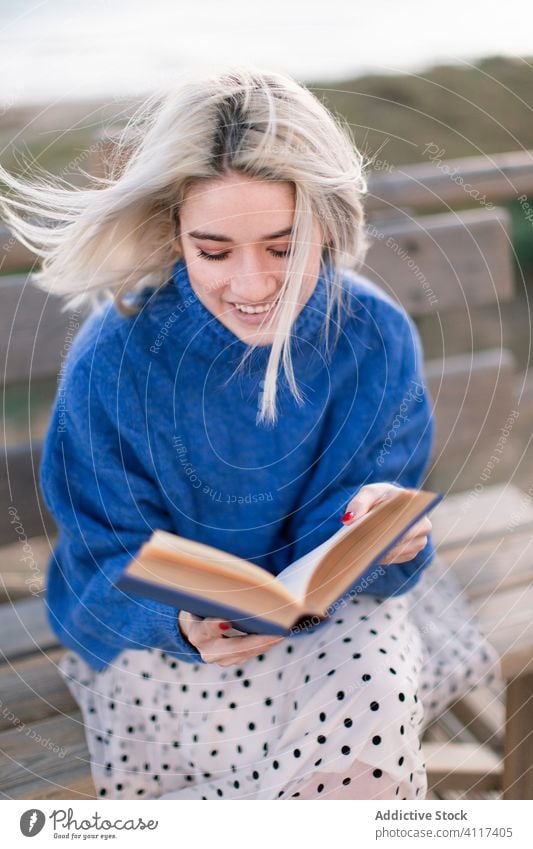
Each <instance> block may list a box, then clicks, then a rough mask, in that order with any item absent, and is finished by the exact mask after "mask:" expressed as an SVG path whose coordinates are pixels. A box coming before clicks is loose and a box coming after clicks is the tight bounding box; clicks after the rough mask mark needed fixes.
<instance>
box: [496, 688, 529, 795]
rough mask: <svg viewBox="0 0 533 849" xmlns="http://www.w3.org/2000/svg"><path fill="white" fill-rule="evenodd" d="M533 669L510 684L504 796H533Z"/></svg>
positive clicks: (508, 689)
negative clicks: (532, 758) (532, 756)
mask: <svg viewBox="0 0 533 849" xmlns="http://www.w3.org/2000/svg"><path fill="white" fill-rule="evenodd" d="M532 745H533V672H531V673H530V674H529V675H523V676H521V677H519V678H515V679H512V680H511V681H509V683H508V685H507V718H506V736H505V760H504V771H503V798H504V799H533V763H532V761H531V751H532Z"/></svg>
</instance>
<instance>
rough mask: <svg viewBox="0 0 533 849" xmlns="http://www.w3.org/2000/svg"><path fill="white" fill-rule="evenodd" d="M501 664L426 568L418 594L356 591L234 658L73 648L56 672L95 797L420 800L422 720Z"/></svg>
mask: <svg viewBox="0 0 533 849" xmlns="http://www.w3.org/2000/svg"><path fill="white" fill-rule="evenodd" d="M430 574H431V580H428V578H429V575H430ZM443 605H447V611H445V612H443ZM234 639H239V638H238V637H236V638H234ZM497 665H498V658H497V656H496V654H495V652H494V650H493V649H492V647H491V646H490V645H489V644H488V643H487V642H486V640H485V639H484V637H483V636H482V635H481V634H480V632H479V630H478V629H477V627H476V626H475V624H474V623H473V621H472V619H471V616H470V613H469V609H468V606H467V604H466V602H465V600H464V599H462V598H459V595H458V592H457V587H456V586H455V585H454V584H453V582H451V581H450V580H449V579H448V578H447V577H445V576H444V575H443V574H441V575H440V577H439V576H438V574H437V573H436V571H435V570H433V567H431V568H430V569H428V570H427V571H426V572H425V573H424V575H423V576H422V580H421V581H420V582H419V584H418V585H417V586H416V587H415V588H414V589H413V590H411V591H410V592H409V593H407V594H405V595H403V596H398V597H396V598H378V597H376V596H372V595H366V594H365V595H363V594H360V595H357V596H355V597H352V598H351V599H349V600H346V601H345V602H343V603H341V605H340V606H339V608H338V611H337V613H336V614H335V615H333V616H332V618H331V619H330V620H329V621H328V622H327V624H325V625H323V626H322V627H321V628H319V629H318V630H316V631H314V632H312V633H308V634H303V635H293V636H290V637H287V638H285V639H284V640H282V641H281V642H279V643H277V644H276V645H274V646H273V647H272V648H271V649H269V650H268V651H266V652H265V653H264V654H260V655H258V656H257V657H255V658H252V659H251V660H247V661H246V662H245V663H243V664H241V665H239V666H229V667H221V666H218V665H217V664H214V663H200V664H190V663H185V662H183V661H177V660H176V659H175V658H173V657H172V656H171V655H168V654H165V653H164V652H161V651H159V650H157V649H149V650H144V651H124V652H122V653H121V654H120V655H119V656H118V657H117V658H116V659H115V660H114V661H113V662H112V663H111V664H110V665H109V666H108V667H107V668H106V669H104V670H102V671H100V672H97V671H96V670H94V669H92V668H91V667H90V666H89V665H88V664H87V663H86V662H85V661H84V660H83V659H81V658H80V657H79V656H78V655H76V654H75V653H73V652H71V651H68V652H66V653H65V655H63V657H62V659H61V661H60V671H61V673H62V675H63V677H64V680H65V681H66V683H67V685H68V686H69V688H70V690H71V692H72V694H73V696H74V698H75V699H76V701H77V702H78V704H79V705H80V708H81V710H82V714H83V718H84V723H85V731H86V736H87V742H88V747H89V752H90V756H91V770H92V776H93V779H94V783H95V787H96V793H97V795H98V797H103V798H113V799H137V798H144V799H154V798H162V799H198V800H212V799H265V800H270V799H278V800H297V799H423V798H424V797H425V794H426V790H427V778H426V770H425V764H424V762H423V755H422V750H421V736H422V731H423V729H424V728H425V727H426V725H427V724H428V722H430V721H431V719H433V718H434V717H436V716H438V714H439V712H441V711H442V710H443V709H444V708H445V707H446V705H447V704H449V703H450V701H452V700H454V699H456V698H458V697H459V696H460V695H461V694H462V693H464V692H465V691H466V690H467V689H471V688H472V687H473V686H476V685H477V684H478V683H479V682H480V681H482V680H485V679H487V680H491V679H492V678H493V677H494V676H495V675H496V674H497V672H498V669H497Z"/></svg>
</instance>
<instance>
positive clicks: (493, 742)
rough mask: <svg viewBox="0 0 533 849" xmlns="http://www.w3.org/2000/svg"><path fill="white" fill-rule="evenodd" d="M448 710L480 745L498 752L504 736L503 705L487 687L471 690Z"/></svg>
mask: <svg viewBox="0 0 533 849" xmlns="http://www.w3.org/2000/svg"><path fill="white" fill-rule="evenodd" d="M449 710H450V711H451V712H452V713H453V714H454V715H455V716H456V717H457V718H458V720H459V721H460V722H462V723H463V725H464V727H465V728H466V729H467V730H468V731H471V732H472V734H473V735H474V737H476V738H477V740H478V741H479V742H480V743H483V744H484V745H489V746H491V747H492V748H494V749H497V750H500V749H502V747H503V742H504V736H505V705H504V702H503V701H502V699H501V698H499V697H498V696H497V695H496V694H494V693H493V692H492V691H491V690H489V689H488V688H487V687H479V688H477V689H476V690H471V691H470V692H469V693H467V694H466V695H465V696H463V698H462V699H459V700H458V701H456V702H453V703H452V704H451V705H450V707H449Z"/></svg>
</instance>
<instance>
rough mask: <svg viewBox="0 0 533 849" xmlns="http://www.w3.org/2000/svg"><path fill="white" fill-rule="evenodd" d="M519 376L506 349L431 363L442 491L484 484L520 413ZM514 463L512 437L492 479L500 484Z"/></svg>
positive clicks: (435, 452)
mask: <svg viewBox="0 0 533 849" xmlns="http://www.w3.org/2000/svg"><path fill="white" fill-rule="evenodd" d="M514 372H515V363H514V358H513V355H512V354H511V352H510V351H506V350H502V349H491V350H486V351H481V352H476V353H473V354H472V355H470V354H461V355H458V356H450V357H446V360H444V361H440V360H439V361H434V360H431V361H429V362H427V363H426V365H425V376H426V383H427V386H428V389H429V393H430V396H431V398H432V400H433V409H434V416H435V441H434V446H433V452H432V461H433V463H434V464H435V468H434V469H433V470H432V475H433V478H434V479H436V480H438V481H439V484H438V487H439V488H440V489H448V488H449V487H451V486H453V487H454V488H455V489H457V488H461V489H462V490H464V489H466V488H467V487H469V486H474V485H476V484H477V483H478V482H479V478H480V475H481V474H482V473H483V472H484V468H485V467H486V465H487V462H488V461H489V460H490V458H491V456H492V455H493V454H494V450H495V448H496V446H497V445H498V439H499V438H500V436H501V429H502V428H503V427H504V425H505V423H506V421H507V419H508V417H509V415H510V413H511V412H512V410H513V409H514V405H515V398H514ZM514 459H515V444H514V443H513V442H512V440H511V439H509V441H508V442H507V441H506V443H505V450H504V451H502V454H501V455H500V456H498V457H497V459H496V461H493V468H491V470H490V477H492V479H493V480H494V481H500V480H501V479H502V476H505V475H507V474H508V473H509V471H510V470H512V468H514ZM498 461H499V462H498Z"/></svg>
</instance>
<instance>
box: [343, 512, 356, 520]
mask: <svg viewBox="0 0 533 849" xmlns="http://www.w3.org/2000/svg"><path fill="white" fill-rule="evenodd" d="M352 519H355V513H352V511H351V510H348V512H347V513H345V514H344V516H343V517H342V519H341V522H351V520H352Z"/></svg>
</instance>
